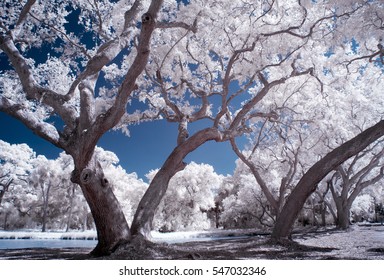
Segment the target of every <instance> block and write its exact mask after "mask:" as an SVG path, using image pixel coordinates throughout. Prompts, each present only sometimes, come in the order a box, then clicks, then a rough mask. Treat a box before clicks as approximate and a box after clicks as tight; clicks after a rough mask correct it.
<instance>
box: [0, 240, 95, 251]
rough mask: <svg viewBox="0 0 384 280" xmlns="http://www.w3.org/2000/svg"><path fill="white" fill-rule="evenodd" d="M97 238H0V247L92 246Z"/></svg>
mask: <svg viewBox="0 0 384 280" xmlns="http://www.w3.org/2000/svg"><path fill="white" fill-rule="evenodd" d="M96 244H97V240H64V239H0V250H1V249H22V248H94V247H95V246H96Z"/></svg>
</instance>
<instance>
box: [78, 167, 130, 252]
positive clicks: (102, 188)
mask: <svg viewBox="0 0 384 280" xmlns="http://www.w3.org/2000/svg"><path fill="white" fill-rule="evenodd" d="M72 181H74V182H76V183H78V184H79V185H80V187H81V189H82V191H83V194H84V197H85V199H86V201H87V203H88V205H89V207H90V209H91V212H92V216H93V219H94V222H95V224H96V230H97V238H98V243H97V246H96V248H95V249H94V250H93V251H92V253H91V254H92V255H94V256H102V255H109V254H110V253H112V252H113V251H114V250H115V249H116V248H117V246H118V245H120V244H123V243H126V242H129V240H130V232H129V226H128V223H127V221H126V219H125V216H124V213H123V211H122V210H121V207H120V204H119V202H118V200H117V199H116V197H115V195H114V194H113V192H112V189H111V187H110V186H109V183H108V180H107V179H106V178H105V177H104V173H103V170H102V168H101V166H100V165H99V164H96V166H95V167H94V168H92V169H89V168H87V169H84V170H82V171H81V173H80V172H76V170H75V171H74V172H73V174H72Z"/></svg>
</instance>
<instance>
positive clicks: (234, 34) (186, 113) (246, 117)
mask: <svg viewBox="0 0 384 280" xmlns="http://www.w3.org/2000/svg"><path fill="white" fill-rule="evenodd" d="M285 4H286V5H284V6H281V5H279V4H278V1H270V2H268V1H256V2H255V3H244V2H242V1H231V2H228V1H215V2H214V3H207V2H204V1H194V2H191V3H189V4H188V5H186V6H181V7H180V8H179V10H178V13H175V14H169V15H168V17H169V18H171V19H172V20H174V21H177V20H178V19H179V18H183V19H184V20H185V21H189V22H193V25H192V28H187V27H188V26H187V27H186V28H185V29H184V30H183V29H177V30H176V31H173V30H172V31H169V30H164V31H163V32H161V33H157V34H155V36H154V39H153V40H154V42H155V44H156V45H157V46H158V47H157V48H154V49H153V50H152V52H151V56H150V61H151V63H150V64H148V66H147V67H146V72H145V75H143V76H142V77H141V79H140V81H138V86H139V88H143V89H144V90H143V91H142V92H141V94H140V96H139V99H140V100H141V101H143V102H147V103H148V104H149V105H150V106H151V107H152V108H153V110H154V111H155V112H158V114H159V115H161V117H162V118H164V119H166V120H167V121H169V122H176V123H177V124H178V137H177V139H176V141H175V142H176V147H175V149H174V150H173V151H172V153H171V154H170V155H169V156H168V158H167V159H166V160H165V162H164V164H163V166H162V167H161V168H160V170H159V172H158V173H157V174H156V177H155V178H154V179H153V180H152V182H151V184H150V186H149V187H148V190H147V192H146V193H145V194H144V196H143V199H142V200H141V202H140V204H139V207H138V210H137V212H136V215H135V219H134V221H133V224H132V228H131V231H132V233H133V234H141V235H143V236H146V235H148V234H149V233H150V230H151V228H152V221H153V217H154V215H155V213H156V209H157V207H158V205H159V203H160V202H161V199H162V197H163V196H164V194H165V193H166V190H167V187H168V184H169V181H170V179H171V178H172V177H173V176H174V175H175V174H176V173H177V172H178V171H180V170H182V169H184V168H185V166H186V164H185V163H184V162H183V160H184V159H185V157H186V156H187V155H188V154H190V153H192V152H193V151H194V150H195V149H197V148H198V147H200V146H201V145H203V144H204V143H206V142H208V141H216V142H220V141H228V140H230V139H232V138H234V137H240V136H241V135H244V133H246V132H247V131H249V123H250V120H251V119H254V118H262V117H265V116H266V115H271V113H272V111H271V110H270V108H265V107H263V106H262V105H261V104H262V101H263V99H264V97H265V96H267V95H269V94H270V93H271V92H273V91H277V90H279V88H280V87H281V86H283V85H284V84H285V83H286V82H289V81H293V80H300V79H301V78H302V79H310V80H313V81H314V84H316V86H315V87H314V88H313V89H312V90H313V91H316V92H319V91H321V87H322V83H321V81H320V80H319V78H318V77H317V75H319V74H320V73H321V70H320V68H321V67H319V68H317V66H316V67H315V65H314V63H313V62H312V58H311V57H312V56H313V53H314V52H313V51H312V49H313V48H314V47H315V44H318V42H316V40H317V39H318V38H317V37H316V39H313V40H312V37H313V35H314V34H315V31H316V33H319V34H320V36H321V34H323V33H326V32H328V31H325V27H324V25H326V24H327V23H329V22H332V21H334V20H335V19H339V18H340V20H341V19H342V20H344V19H345V18H347V17H349V16H350V14H353V13H354V12H356V7H354V8H347V7H344V6H343V9H341V10H342V12H340V13H336V14H335V13H333V14H332V16H331V12H330V11H329V10H325V11H324V10H322V9H323V8H322V7H320V5H315V4H314V3H305V4H304V3H302V2H301V1H287V3H285ZM316 9H320V10H321V12H319V10H316ZM326 9H327V8H326ZM287 11H288V13H287ZM298 11H300V12H301V14H302V19H301V20H297V19H298V18H297V16H296V14H297V12H298ZM324 12H325V13H326V14H327V16H323V17H322V16H318V15H316V13H317V14H322V15H323V14H324ZM282 18H284V20H282ZM279 19H280V20H279ZM212 38H217V40H212ZM287 40H288V41H289V44H286V43H283V42H286V41H287ZM322 40H324V41H325V40H326V38H322ZM316 48H317V46H316ZM310 50H311V51H310ZM320 52H321V51H320ZM324 52H325V51H324ZM320 55H323V53H321V54H320ZM307 58H308V59H307ZM257 105H260V107H261V108H262V111H260V110H259V109H258V108H256V106H257ZM191 127H193V129H191Z"/></svg>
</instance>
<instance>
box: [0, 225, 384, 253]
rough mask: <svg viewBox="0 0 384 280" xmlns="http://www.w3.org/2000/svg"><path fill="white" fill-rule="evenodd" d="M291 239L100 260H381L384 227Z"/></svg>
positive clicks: (200, 245)
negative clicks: (283, 242) (278, 242)
mask: <svg viewBox="0 0 384 280" xmlns="http://www.w3.org/2000/svg"><path fill="white" fill-rule="evenodd" d="M293 241H294V242H290V243H287V244H281V245H276V244H272V243H270V242H269V237H268V236H267V235H254V236H253V235H252V234H250V235H247V236H233V238H231V237H230V238H229V239H225V240H213V241H204V242H187V243H179V244H166V243H156V244H155V243H150V244H141V246H139V247H137V246H136V247H135V248H131V247H130V246H128V247H125V248H119V249H118V250H117V251H116V252H115V253H114V254H112V255H111V256H108V257H104V258H103V259H201V260H204V259H224V260H227V259H229V260H232V259H282V260H296V259H299V260H301V259H311V260H323V259H359V260H372V259H380V260H381V259H383V260H384V227H383V226H357V225H356V226H352V227H351V228H350V229H349V230H347V231H340V230H332V229H331V230H325V229H321V230H317V231H316V232H313V231H310V230H305V231H301V232H299V233H296V234H294V235H293ZM90 251H91V249H90V248H64V249H47V248H34V249H14V250H0V260H1V259H3V260H4V259H8V260H11V259H16V260H20V259H39V260H45V259H64V260H69V259H71V260H74V259H75V260H81V259H90V257H89V255H88V253H89V252H90Z"/></svg>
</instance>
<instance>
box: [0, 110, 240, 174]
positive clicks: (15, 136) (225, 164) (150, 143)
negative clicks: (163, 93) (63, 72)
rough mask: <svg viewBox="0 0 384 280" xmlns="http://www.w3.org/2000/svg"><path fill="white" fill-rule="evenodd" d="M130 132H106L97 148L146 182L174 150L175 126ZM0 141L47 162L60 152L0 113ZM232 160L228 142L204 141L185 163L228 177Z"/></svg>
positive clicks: (146, 126) (150, 126) (159, 123)
mask: <svg viewBox="0 0 384 280" xmlns="http://www.w3.org/2000/svg"><path fill="white" fill-rule="evenodd" d="M197 126H200V125H197ZM192 129H193V127H192ZM130 133H131V137H127V136H125V135H123V134H122V133H121V132H118V131H111V132H108V133H107V134H106V135H104V136H103V137H102V139H101V140H100V142H99V144H98V146H100V147H102V148H104V149H106V150H109V151H113V152H114V153H116V154H117V156H118V157H119V159H120V165H121V166H122V167H123V168H124V169H125V170H126V171H127V172H136V173H137V174H138V175H139V177H141V178H143V179H145V180H146V178H145V177H144V175H145V174H146V173H148V171H150V170H151V169H155V168H159V167H161V165H162V164H163V162H164V161H165V160H166V158H167V157H168V155H169V154H170V153H171V151H172V150H173V149H174V147H175V145H176V137H177V125H176V124H173V123H168V122H166V121H155V122H147V123H141V124H139V125H134V126H131V127H130ZM0 139H1V140H3V141H6V142H9V143H12V144H16V143H17V144H19V143H26V144H28V145H29V146H30V147H31V148H32V149H33V150H34V151H35V152H36V153H37V154H42V155H45V156H46V157H47V158H50V159H54V158H56V157H57V156H58V155H59V153H60V152H61V150H60V149H58V148H56V147H55V146H54V145H52V144H51V143H49V142H47V141H45V140H43V139H41V138H40V137H38V136H36V135H35V134H33V133H32V132H31V131H30V130H29V129H27V128H26V127H25V126H24V124H22V123H21V122H20V121H18V120H16V119H14V118H12V117H10V116H8V115H6V114H5V113H3V112H0ZM235 160H236V155H235V154H234V152H233V151H232V150H231V147H230V144H229V143H215V142H208V143H205V144H204V145H203V146H201V147H200V148H198V149H197V150H196V151H194V152H193V153H191V154H190V155H189V156H188V157H187V158H186V160H185V161H186V162H191V161H195V162H197V163H208V164H211V165H212V166H213V167H214V168H215V171H216V172H217V173H220V174H224V175H226V174H232V172H233V170H234V168H235Z"/></svg>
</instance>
